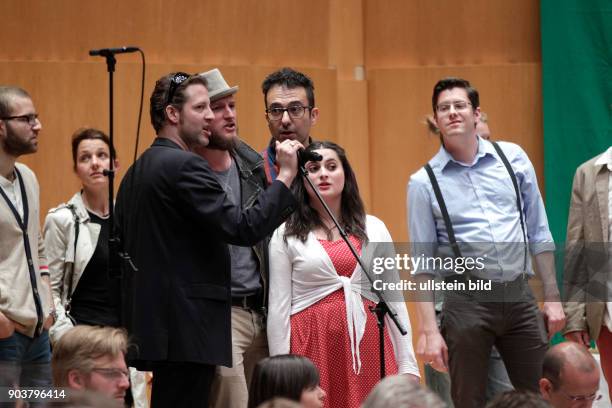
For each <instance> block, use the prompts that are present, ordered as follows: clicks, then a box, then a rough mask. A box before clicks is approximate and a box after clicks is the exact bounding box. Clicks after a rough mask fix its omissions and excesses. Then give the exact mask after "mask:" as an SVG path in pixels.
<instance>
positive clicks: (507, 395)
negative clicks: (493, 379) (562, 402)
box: [486, 390, 551, 408]
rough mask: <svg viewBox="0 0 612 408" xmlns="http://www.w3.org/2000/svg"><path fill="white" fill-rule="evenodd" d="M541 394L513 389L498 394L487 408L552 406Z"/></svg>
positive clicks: (538, 407) (543, 407) (542, 407)
mask: <svg viewBox="0 0 612 408" xmlns="http://www.w3.org/2000/svg"><path fill="white" fill-rule="evenodd" d="M550 407H551V405H550V404H549V403H548V402H547V401H545V400H544V399H542V397H541V396H539V395H538V394H535V393H533V392H529V391H517V390H511V391H506V392H503V393H501V394H498V395H497V396H495V398H493V399H492V400H491V401H490V402H489V403H488V404H487V406H486V408H550Z"/></svg>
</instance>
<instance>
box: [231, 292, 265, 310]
mask: <svg viewBox="0 0 612 408" xmlns="http://www.w3.org/2000/svg"><path fill="white" fill-rule="evenodd" d="M263 305H264V304H263V295H262V294H261V293H255V294H253V295H248V296H232V306H236V307H241V308H243V309H251V310H256V311H259V310H261V309H262V308H263Z"/></svg>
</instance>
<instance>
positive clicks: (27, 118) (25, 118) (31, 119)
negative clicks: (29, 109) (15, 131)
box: [0, 113, 38, 126]
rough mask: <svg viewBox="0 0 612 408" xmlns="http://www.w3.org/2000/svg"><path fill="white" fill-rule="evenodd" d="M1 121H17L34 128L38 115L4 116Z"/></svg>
mask: <svg viewBox="0 0 612 408" xmlns="http://www.w3.org/2000/svg"><path fill="white" fill-rule="evenodd" d="M0 119H2V120H18V121H20V122H23V123H27V124H28V125H30V126H34V125H35V124H36V122H37V121H38V113H29V114H27V115H17V116H6V117H4V118H0Z"/></svg>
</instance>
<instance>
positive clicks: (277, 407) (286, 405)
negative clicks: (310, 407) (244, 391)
mask: <svg viewBox="0 0 612 408" xmlns="http://www.w3.org/2000/svg"><path fill="white" fill-rule="evenodd" d="M257 408H302V404H300V403H299V402H295V401H291V400H290V399H287V398H272V399H271V400H269V401H266V402H263V403H261V404H259V405H258V406H257Z"/></svg>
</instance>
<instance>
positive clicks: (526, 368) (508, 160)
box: [408, 78, 565, 408]
mask: <svg viewBox="0 0 612 408" xmlns="http://www.w3.org/2000/svg"><path fill="white" fill-rule="evenodd" d="M432 108H433V113H434V119H435V122H436V126H437V127H438V129H440V134H441V142H442V146H441V147H440V150H439V152H438V153H437V154H436V155H435V156H434V157H433V158H432V160H430V162H429V163H428V165H427V166H425V167H424V168H422V169H420V170H419V171H418V172H416V173H415V174H413V175H412V176H411V178H410V181H409V183H408V220H409V230H410V239H411V241H412V243H413V251H414V256H423V255H424V256H429V257H433V258H436V257H439V258H443V259H445V258H447V257H450V258H451V259H455V260H458V259H463V260H466V259H471V263H472V267H470V268H466V269H467V271H465V272H464V271H463V270H462V271H459V270H458V271H457V272H458V273H455V271H454V270H452V269H451V270H428V269H421V270H419V271H417V275H416V276H417V279H419V280H421V281H426V280H429V279H432V278H433V275H438V276H441V277H442V278H444V280H445V281H446V282H447V283H459V284H463V285H464V287H465V290H463V288H464V287H462V286H461V285H458V289H457V290H447V291H445V293H444V295H445V300H444V305H443V308H442V312H441V313H442V314H441V316H442V317H441V329H440V330H439V329H438V326H437V324H436V317H435V313H434V306H433V303H432V301H431V297H430V295H431V294H430V293H427V292H425V293H422V295H423V296H425V298H424V299H423V300H424V301H421V302H418V303H417V312H418V313H419V316H420V319H419V320H420V326H419V329H418V339H417V354H418V355H419V356H420V357H421V358H422V359H423V360H424V361H425V363H426V364H429V365H430V366H431V367H432V368H434V369H436V370H438V371H447V370H448V371H450V376H451V395H452V398H453V402H454V404H455V407H457V408H468V407H469V408H471V407H482V406H484V402H485V389H486V382H487V367H488V360H489V356H490V354H491V348H492V346H493V345H495V346H496V347H497V349H498V350H499V352H500V354H501V356H502V358H503V360H504V364H505V365H506V369H507V371H508V375H509V377H510V379H511V381H512V384H513V385H514V387H515V388H516V389H519V390H531V391H533V392H537V391H538V380H539V378H540V372H541V367H542V360H543V358H544V353H545V352H546V349H547V347H548V338H550V336H552V335H553V334H554V333H555V332H557V331H559V330H560V329H561V328H562V327H563V325H564V323H565V316H564V314H563V309H562V307H561V303H560V299H559V291H558V288H557V284H556V279H555V271H554V259H553V251H554V243H553V240H552V235H551V233H550V231H549V228H548V220H547V218H546V213H545V209H544V204H543V201H542V198H541V195H540V192H539V190H538V185H537V180H536V176H535V171H534V168H533V166H532V164H531V162H530V161H529V158H528V157H527V155H526V154H525V152H524V151H523V150H522V149H521V148H520V147H519V146H517V145H515V144H513V143H505V142H502V143H499V144H495V143H492V142H489V141H486V140H483V139H482V138H480V137H479V136H478V135H477V131H476V125H477V123H478V120H479V117H480V108H479V97H478V91H477V90H476V89H475V88H473V87H472V86H471V85H470V83H469V82H468V81H466V80H464V79H459V78H446V79H442V80H440V81H439V82H438V83H437V84H436V85H435V87H434V92H433V96H432ZM531 255H533V256H534V259H535V263H536V266H537V269H538V271H539V273H540V277H541V279H542V283H543V289H544V305H543V309H542V312H543V313H544V316H545V317H544V318H543V316H542V315H541V314H540V311H539V310H538V306H537V304H536V302H535V299H534V297H533V294H532V292H531V289H530V288H529V285H528V282H527V280H528V278H529V277H530V276H532V275H533V269H532V267H531V259H530V257H531ZM478 259H480V261H481V263H480V264H478V263H476V264H475V263H474V262H475V261H476V262H477V261H478ZM475 265H480V266H475ZM462 272H463V273H462ZM470 285H471V286H470ZM470 287H472V288H474V287H479V288H481V289H480V290H478V289H475V290H469V289H468V288H470ZM546 331H548V333H546ZM547 334H548V335H547Z"/></svg>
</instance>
